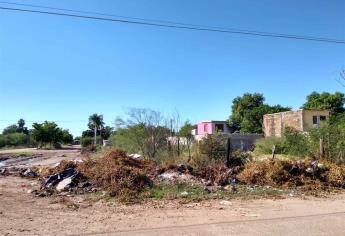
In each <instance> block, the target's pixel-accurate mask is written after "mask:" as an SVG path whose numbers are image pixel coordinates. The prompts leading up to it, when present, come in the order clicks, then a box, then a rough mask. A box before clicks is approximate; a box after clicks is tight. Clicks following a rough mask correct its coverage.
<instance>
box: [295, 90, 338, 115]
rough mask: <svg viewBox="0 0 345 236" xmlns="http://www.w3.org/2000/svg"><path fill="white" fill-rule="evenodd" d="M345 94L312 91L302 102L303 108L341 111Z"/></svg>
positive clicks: (332, 111)
mask: <svg viewBox="0 0 345 236" xmlns="http://www.w3.org/2000/svg"><path fill="white" fill-rule="evenodd" d="M344 103H345V96H344V94H343V93H340V92H335V93H334V94H331V93H328V92H323V93H318V92H312V93H311V94H309V95H308V96H307V101H306V102H305V103H304V104H303V107H302V108H304V109H321V110H329V111H330V112H331V113H333V114H335V113H342V112H344V111H345V109H344Z"/></svg>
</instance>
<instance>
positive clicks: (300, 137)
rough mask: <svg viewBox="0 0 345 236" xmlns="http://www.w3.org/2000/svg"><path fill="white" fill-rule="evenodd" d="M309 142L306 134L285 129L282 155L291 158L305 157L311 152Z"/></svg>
mask: <svg viewBox="0 0 345 236" xmlns="http://www.w3.org/2000/svg"><path fill="white" fill-rule="evenodd" d="M309 141H310V140H309V138H308V136H307V135H306V134H304V133H301V132H300V131H297V130H295V129H293V128H290V127H286V128H285V131H284V141H283V153H284V154H288V155H293V156H307V155H308V154H310V151H311V150H310V142H309Z"/></svg>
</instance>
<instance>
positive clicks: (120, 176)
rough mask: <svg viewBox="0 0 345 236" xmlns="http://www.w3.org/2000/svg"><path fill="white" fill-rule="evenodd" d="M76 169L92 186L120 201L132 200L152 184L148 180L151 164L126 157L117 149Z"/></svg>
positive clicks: (124, 153)
mask: <svg viewBox="0 0 345 236" xmlns="http://www.w3.org/2000/svg"><path fill="white" fill-rule="evenodd" d="M77 169H78V171H79V172H80V173H81V174H83V175H84V176H86V177H87V178H88V179H89V181H90V182H91V183H92V185H94V186H95V187H99V188H102V189H104V190H106V191H108V192H109V193H110V194H111V195H112V196H117V197H118V198H119V200H122V201H131V200H133V199H134V198H135V197H136V196H137V195H138V193H139V192H141V191H142V190H143V189H144V188H145V187H146V186H150V185H151V184H152V181H151V179H150V178H149V174H150V173H151V172H152V169H153V168H152V164H151V162H149V161H142V160H137V159H133V158H131V157H128V156H127V153H126V152H125V151H122V150H119V149H113V150H110V151H108V152H107V153H105V155H104V156H103V157H101V158H99V159H96V160H89V161H85V162H83V163H81V164H79V165H78V167H77Z"/></svg>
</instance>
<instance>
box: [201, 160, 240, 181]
mask: <svg viewBox="0 0 345 236" xmlns="http://www.w3.org/2000/svg"><path fill="white" fill-rule="evenodd" d="M240 170H241V167H240V166H237V167H233V168H227V167H226V166H225V165H224V164H214V165H208V166H204V167H202V168H201V169H200V170H199V171H198V172H197V173H196V174H195V175H196V176H197V177H198V178H202V179H203V180H204V181H203V182H204V183H205V184H206V185H210V184H211V185H219V186H225V185H228V184H231V183H234V181H235V179H236V174H237V173H239V171H240Z"/></svg>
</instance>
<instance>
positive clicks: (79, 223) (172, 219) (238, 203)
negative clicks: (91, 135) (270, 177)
mask: <svg viewBox="0 0 345 236" xmlns="http://www.w3.org/2000/svg"><path fill="white" fill-rule="evenodd" d="M49 155H50V154H49ZM68 155H70V154H68ZM57 156H61V154H56V153H55V154H53V157H54V158H56V157H57ZM43 157H44V158H43V159H42V163H44V164H47V163H49V160H48V159H49V158H48V159H45V157H46V156H45V154H43ZM72 157H73V156H72V154H71V155H70V156H69V157H68V158H72ZM58 159H59V158H58ZM55 161H56V159H55ZM42 163H41V164H42ZM30 164H32V163H30ZM37 186H38V183H37V181H36V180H28V179H23V178H19V177H13V176H7V177H0V235H345V194H337V195H332V196H329V197H328V198H306V199H301V198H286V199H279V200H272V199H261V200H232V201H231V202H225V203H222V202H221V200H211V201H204V202H200V203H188V204H182V203H180V202H178V201H149V202H147V203H146V204H136V205H130V206H126V205H122V204H118V203H116V202H113V201H109V200H108V201H106V200H99V201H94V200H90V196H88V195H86V196H85V195H84V196H74V197H54V198H53V197H47V198H38V197H34V196H33V195H32V194H30V193H28V191H30V189H33V188H36V187H37ZM92 196H93V195H92ZM93 197H94V196H93Z"/></svg>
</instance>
